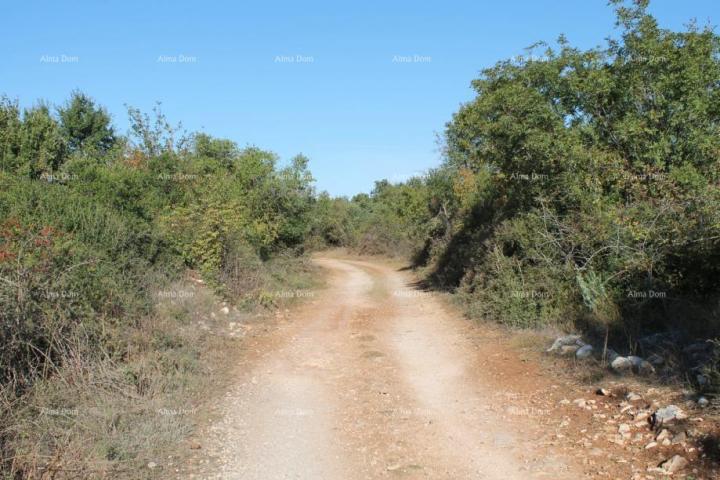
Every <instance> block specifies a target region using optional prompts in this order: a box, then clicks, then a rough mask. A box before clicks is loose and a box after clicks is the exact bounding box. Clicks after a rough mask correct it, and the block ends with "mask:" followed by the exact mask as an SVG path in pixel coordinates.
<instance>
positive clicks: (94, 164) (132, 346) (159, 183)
mask: <svg viewBox="0 0 720 480" xmlns="http://www.w3.org/2000/svg"><path fill="white" fill-rule="evenodd" d="M129 114H130V120H131V135H130V137H127V138H126V137H122V136H118V135H117V134H116V133H115V131H114V129H113V127H112V125H111V122H110V117H109V116H108V114H107V113H106V112H105V110H103V109H102V108H101V107H99V106H97V105H96V104H95V103H94V101H93V100H92V99H90V98H89V97H87V96H86V95H84V94H82V93H80V92H75V93H73V94H72V97H71V99H70V100H69V101H68V103H67V104H65V105H64V106H62V107H60V108H59V109H58V110H57V112H56V113H55V112H53V110H52V109H51V107H50V106H48V105H45V104H39V105H38V106H36V107H32V108H30V109H27V110H25V111H23V112H21V111H20V109H19V107H18V104H17V102H14V101H11V100H9V99H7V98H3V99H2V101H1V102H0V219H1V220H0V302H1V304H2V308H1V309H0V344H2V346H3V348H2V351H1V352H0V385H1V388H0V403H2V405H3V411H2V415H0V420H2V422H3V423H4V424H5V425H4V428H3V429H0V444H2V445H3V447H2V450H0V454H2V462H3V464H4V463H5V462H6V461H7V459H8V458H11V457H12V456H13V455H15V454H17V453H18V452H13V451H12V449H14V448H19V447H18V445H21V444H22V445H26V443H27V442H25V443H23V442H22V441H20V440H21V438H20V437H18V436H17V435H18V433H20V434H22V431H23V429H25V428H26V427H27V429H30V427H28V425H27V424H24V425H25V426H24V427H20V426H17V425H16V426H15V427H13V426H12V425H14V424H13V422H19V421H21V420H19V419H18V418H16V417H15V415H16V414H17V413H18V412H21V411H24V412H25V414H28V415H31V413H32V412H31V411H30V410H28V409H27V408H24V407H23V405H25V406H27V405H28V402H30V403H33V402H35V403H36V404H39V405H42V404H43V402H44V400H47V399H43V398H41V397H42V392H40V391H39V390H38V389H48V388H49V389H50V390H54V389H57V388H59V387H58V385H55V383H54V382H56V381H57V382H60V383H63V382H66V381H67V379H66V377H67V376H68V375H69V376H70V377H73V378H74V376H75V375H76V374H78V375H80V376H81V377H82V378H85V379H86V380H88V379H91V378H93V377H94V376H98V377H101V376H103V375H104V374H106V373H107V374H109V373H112V375H111V376H112V378H107V379H106V380H103V381H107V382H109V383H108V384H107V385H105V386H104V387H101V389H102V388H108V389H113V388H114V389H117V390H118V391H124V389H126V388H127V387H132V385H133V382H135V380H133V378H136V377H137V378H140V377H142V378H145V376H147V375H150V376H152V371H141V370H137V369H135V370H133V368H134V367H133V362H139V363H138V365H140V364H145V363H147V365H151V366H152V368H155V369H160V370H162V372H160V373H157V375H158V376H167V377H172V376H173V375H174V373H173V372H174V369H175V368H176V367H177V366H178V364H177V363H176V362H175V360H173V358H174V357H175V356H176V354H182V352H184V351H190V350H192V351H194V352H195V351H197V349H198V348H199V346H192V348H189V347H188V346H187V345H182V344H176V343H177V342H175V340H173V338H174V337H175V336H178V335H180V334H178V332H177V329H179V328H181V325H180V324H178V325H176V326H174V327H173V326H172V325H169V324H168V322H167V321H165V320H163V321H162V322H161V326H159V327H157V328H155V327H152V328H154V329H155V330H156V331H157V332H158V334H159V335H161V336H163V338H164V340H162V341H161V343H159V344H158V345H157V349H156V351H155V352H152V351H149V350H147V347H148V346H147V345H145V344H144V343H143V341H139V340H140V339H139V338H138V337H137V335H138V332H141V331H143V330H144V329H148V328H149V327H148V326H147V322H151V323H152V322H154V324H158V323H157V322H158V321H159V320H158V319H157V318H156V317H155V315H156V313H157V312H155V305H156V304H157V300H158V299H157V298H156V297H154V296H153V292H155V291H157V289H158V288H160V287H161V286H162V285H164V284H167V283H168V282H172V281H174V280H175V279H177V278H178V277H179V275H180V273H181V272H182V271H183V270H184V269H185V268H190V269H195V270H197V271H198V272H199V273H200V274H201V275H202V276H203V277H204V278H205V280H206V282H207V283H208V284H210V285H211V286H212V287H213V288H214V289H215V292H216V293H218V294H221V295H225V296H226V298H228V299H229V300H230V301H232V302H233V303H234V304H236V305H237V306H239V307H248V308H249V307H252V306H254V305H258V304H263V305H267V306H271V305H273V304H275V303H276V301H277V299H276V298H274V297H273V295H272V294H271V293H268V289H278V288H283V286H287V288H301V287H302V285H303V283H302V282H305V281H306V277H307V276H308V273H307V272H306V270H307V268H306V266H302V265H300V264H301V263H302V262H301V261H297V257H298V255H299V254H300V253H302V251H303V247H304V245H305V243H306V242H307V241H308V239H309V235H310V231H311V229H312V228H313V227H312V225H311V212H312V210H313V209H314V208H315V204H316V197H315V194H314V189H313V186H312V182H313V179H312V176H311V175H310V174H309V172H308V170H307V162H308V161H307V159H306V158H305V157H303V156H301V155H300V156H297V157H296V158H294V159H293V160H292V162H291V163H290V165H289V166H287V167H283V168H281V167H279V166H278V159H277V157H276V156H275V155H274V154H272V153H270V152H267V151H263V150H260V149H258V148H255V147H248V148H239V147H238V146H237V145H236V144H235V143H233V142H231V141H229V140H223V139H216V138H213V137H211V136H209V135H206V134H197V135H188V134H187V133H185V132H184V131H183V130H182V127H181V126H180V125H178V126H174V125H171V124H170V123H169V122H168V120H167V119H166V118H165V117H164V115H163V114H162V112H161V111H160V108H159V106H158V107H156V109H155V110H154V115H153V117H152V118H151V116H149V115H145V114H142V113H141V112H139V111H138V110H136V109H133V108H130V109H129ZM298 282H300V283H298ZM180 336H182V335H180ZM141 344H142V345H144V346H143V347H142V348H144V349H146V350H147V351H145V353H143V354H142V355H141V356H140V357H138V355H137V351H138V348H140V346H141ZM183 362H184V360H183ZM78 368H79V369H80V370H82V371H78V370H77V369H78ZM124 369H130V370H132V372H130V370H128V372H130V373H128V374H131V373H132V378H128V379H125V380H123V379H122V376H123V374H122V372H123V371H124ZM133 372H134V373H133ZM55 377H57V378H58V380H53V378H55ZM116 377H117V378H116ZM126 380H127V381H126ZM78 381H81V380H78ZM88 381H91V380H88ZM138 381H140V380H138ZM148 381H149V382H150V383H152V382H155V381H156V380H152V379H151V380H148ZM90 387H91V386H88V388H90ZM81 388H82V385H76V386H75V387H73V388H65V387H62V388H60V390H62V391H64V392H66V393H68V394H70V391H74V390H78V389H81ZM92 388H95V386H92ZM143 388H144V387H143ZM106 394H107V395H108V396H109V397H112V396H113V394H112V393H110V392H106ZM137 394H138V395H141V396H143V395H145V393H144V391H143V392H141V391H138V392H137ZM153 401H155V400H153ZM67 403H68V404H70V403H72V402H70V401H68V402H67ZM111 403H112V402H111ZM11 405H12V407H10V406H11ZM5 407H8V408H7V409H6V408H5ZM29 418H30V417H27V418H25V420H22V421H26V422H30V420H29ZM70 426H72V425H70ZM5 427H7V428H5ZM56 427H58V426H57V425H56V426H55V427H53V428H56ZM58 428H59V427H58ZM63 428H64V427H63ZM73 428H75V427H73ZM92 428H94V426H93V427H92ZM18 429H19V430H18ZM61 429H62V428H61ZM32 430H33V432H35V433H36V434H37V435H39V436H41V437H43V436H45V435H46V434H47V432H42V431H39V430H37V429H34V428H33V429H32ZM71 430H72V429H71ZM25 433H28V432H27V431H26V432H25ZM43 438H44V437H43ZM43 441H44V440H43ZM18 442H20V443H18ZM56 447H58V446H57V445H56ZM23 448H24V447H23ZM128 448H129V447H128ZM45 453H48V452H45ZM135 453H137V451H136V452H135ZM50 454H54V453H53V452H50ZM69 454H70V455H72V452H69ZM111 454H112V455H115V454H114V453H112V452H111V453H109V454H108V455H111ZM130 454H131V452H130V453H127V455H130ZM18 458H19V457H18ZM23 458H25V457H23ZM28 458H29V457H28ZM28 458H26V459H25V460H23V461H29V462H33V461H34V460H33V459H32V458H29V459H28ZM106 460H109V461H112V460H113V458H110V457H107V458H106ZM15 461H16V463H17V462H18V461H19V460H18V459H17V458H16V460H15ZM20 463H22V462H20ZM13 468H21V469H22V468H25V467H22V466H21V467H17V465H16V466H15V467H13Z"/></svg>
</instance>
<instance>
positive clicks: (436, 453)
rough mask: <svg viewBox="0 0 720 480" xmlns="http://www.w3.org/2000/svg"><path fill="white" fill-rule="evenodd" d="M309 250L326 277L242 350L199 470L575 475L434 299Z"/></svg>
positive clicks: (378, 270) (381, 270)
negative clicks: (514, 406) (509, 405)
mask: <svg viewBox="0 0 720 480" xmlns="http://www.w3.org/2000/svg"><path fill="white" fill-rule="evenodd" d="M315 261H316V263H317V264H319V265H320V266H321V267H323V268H325V269H326V270H327V271H328V273H329V278H328V285H329V287H328V288H326V289H324V290H322V291H319V292H317V295H316V297H315V298H316V299H315V301H313V302H312V303H310V304H306V305H303V306H301V307H299V308H298V309H296V310H295V311H294V312H293V313H292V314H291V317H290V320H291V321H290V322H289V323H287V324H283V325H281V326H280V327H278V328H277V329H276V330H274V331H272V332H270V333H268V334H267V338H265V339H263V341H262V342H261V344H259V345H258V347H257V348H256V351H255V352H249V353H248V355H255V357H256V358H253V359H251V360H250V361H249V362H248V363H247V365H248V366H247V367H246V369H245V370H243V371H240V372H238V375H237V384H236V385H235V386H234V387H233V388H231V389H230V391H229V392H227V395H226V397H225V398H224V399H222V401H221V402H222V405H221V406H220V411H221V412H222V414H221V420H220V421H218V422H216V423H215V424H213V425H211V426H210V427H209V428H208V429H207V432H205V433H204V434H203V435H204V437H203V443H205V444H207V445H208V449H209V450H211V451H213V452H216V453H217V454H216V459H215V460H216V461H215V462H214V464H213V465H212V466H211V465H209V464H208V465H207V466H206V467H205V468H204V469H203V471H202V473H201V474H200V475H197V476H196V478H198V477H201V478H227V479H249V480H254V479H263V480H272V479H374V478H403V479H415V478H418V479H420V478H431V479H505V480H515V479H518V480H519V479H530V478H551V479H562V478H571V477H572V478H576V477H578V476H579V475H578V474H577V471H575V470H574V469H573V468H571V467H570V466H568V465H569V464H567V463H566V462H565V461H564V460H563V459H561V458H559V457H556V456H555V455H554V453H553V452H552V451H550V450H548V449H547V448H545V447H538V446H537V445H536V444H535V443H534V442H533V441H532V434H530V435H528V432H532V431H533V430H532V428H528V427H527V425H523V422H527V421H528V419H527V418H523V419H522V422H518V421H514V420H513V419H508V418H507V415H505V413H504V410H503V409H502V408H498V405H499V404H500V405H502V403H501V402H503V401H504V399H505V398H504V397H503V394H504V391H503V387H502V386H501V385H500V384H498V382H495V381H494V380H493V379H491V378H488V377H487V376H483V375H482V371H481V369H482V362H481V360H480V357H481V355H482V352H478V351H477V350H476V349H475V347H474V346H473V345H472V343H471V341H470V340H469V339H468V336H467V331H468V330H467V329H468V323H467V322H466V321H464V320H462V319H459V318H457V316H455V315H453V314H451V313H448V312H446V311H445V309H444V308H443V306H442V301H441V300H438V299H436V298H434V297H433V296H431V295H426V294H423V293H422V292H419V291H418V290H416V289H414V288H413V287H412V285H411V283H410V282H411V278H410V276H409V275H405V274H403V273H402V272H398V271H396V270H394V269H393V268H391V267H388V266H386V265H383V264H380V263H375V262H364V261H357V260H350V259H340V258H330V257H322V258H316V259H315ZM541 448H542V450H541ZM180 478H187V477H183V476H181V477H180Z"/></svg>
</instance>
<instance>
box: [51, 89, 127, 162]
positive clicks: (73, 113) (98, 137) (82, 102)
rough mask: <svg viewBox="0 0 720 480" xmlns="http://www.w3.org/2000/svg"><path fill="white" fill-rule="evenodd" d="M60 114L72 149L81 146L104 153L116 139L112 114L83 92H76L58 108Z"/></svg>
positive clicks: (81, 147)
mask: <svg viewBox="0 0 720 480" xmlns="http://www.w3.org/2000/svg"><path fill="white" fill-rule="evenodd" d="M58 115H59V117H60V129H61V132H62V135H63V137H64V138H65V142H66V143H67V147H68V150H69V151H70V153H74V152H76V151H80V150H84V151H94V152H98V153H105V152H107V151H108V150H110V149H111V148H112V146H113V145H115V142H116V141H117V138H116V136H115V132H114V130H113V127H112V125H111V122H112V119H111V118H110V115H109V114H108V113H107V111H106V110H105V109H104V108H102V107H98V106H96V105H95V102H94V101H93V99H92V98H90V97H88V96H87V95H85V94H84V93H82V92H79V91H75V92H73V93H72V96H71V97H70V100H69V101H68V102H67V103H66V104H65V106H64V107H61V108H59V109H58Z"/></svg>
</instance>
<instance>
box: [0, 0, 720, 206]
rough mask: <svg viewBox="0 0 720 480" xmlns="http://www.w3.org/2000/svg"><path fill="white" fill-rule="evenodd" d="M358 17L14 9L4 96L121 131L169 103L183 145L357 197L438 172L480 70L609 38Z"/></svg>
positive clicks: (588, 2) (567, 6) (522, 14)
mask: <svg viewBox="0 0 720 480" xmlns="http://www.w3.org/2000/svg"><path fill="white" fill-rule="evenodd" d="M353 3H354V4H352V5H351V4H350V2H340V1H337V0H336V1H327V2H317V1H303V2H297V1H286V2H273V1H264V2H243V1H236V2H230V1H227V2H217V1H210V0H206V1H202V2H189V1H184V0H175V1H152V0H144V1H135V0H123V1H112V0H111V1H108V0H93V1H80V0H73V1H57V0H55V1H46V2H37V1H30V0H26V1H15V2H6V3H5V4H4V5H3V7H2V18H3V21H2V28H0V54H1V55H2V58H1V59H0V93H5V94H7V95H9V96H10V97H13V98H18V99H19V100H20V103H21V105H24V106H27V105H30V104H32V103H33V102H34V101H35V100H37V99H45V100H47V101H49V102H51V103H54V104H59V103H62V102H63V101H64V100H65V99H66V98H67V97H68V94H69V93H70V91H72V90H73V89H76V88H79V89H81V90H82V91H84V92H86V93H88V94H90V95H91V96H93V97H94V98H95V99H96V100H98V101H99V102H100V103H101V104H103V105H105V106H106V107H107V108H108V110H109V111H110V112H111V113H112V115H113V118H114V121H115V124H116V125H117V126H118V128H119V129H120V131H121V132H125V131H126V129H127V115H126V112H125V108H124V106H123V104H125V103H127V104H130V105H132V106H136V107H139V108H141V109H142V110H147V111H149V110H150V109H151V107H152V105H153V104H154V102H155V101H161V102H162V103H163V108H164V111H165V112H166V114H167V115H168V117H169V118H170V119H172V120H174V121H179V120H182V121H183V123H184V125H185V127H186V128H187V129H188V130H191V131H194V130H204V131H206V132H207V133H210V134H212V135H215V136H220V137H226V138H231V139H233V140H235V141H237V142H238V143H239V144H240V145H247V144H253V145H257V146H259V147H262V148H266V149H269V150H273V151H275V152H276V153H277V154H278V155H280V157H281V158H282V159H284V160H287V159H289V158H290V157H291V156H293V155H294V154H296V153H299V152H302V153H304V154H305V155H307V156H309V157H310V159H311V162H310V167H311V169H312V171H313V174H314V175H315V177H316V179H317V185H318V188H319V189H324V190H328V191H329V192H330V193H332V194H338V195H339V194H347V195H351V194H354V193H357V192H360V191H368V190H369V189H370V188H371V187H372V185H373V181H374V180H377V179H380V178H388V179H390V180H394V181H397V180H402V179H404V178H406V177H407V176H409V175H411V174H413V173H415V172H418V171H422V170H425V169H427V168H428V167H431V166H434V165H437V164H438V163H439V161H440V155H439V153H438V151H437V143H436V136H437V134H438V133H441V132H442V130H443V126H444V124H445V122H447V121H448V120H449V119H450V117H451V115H452V113H453V112H454V111H455V110H456V109H457V107H458V106H459V105H460V103H462V102H465V101H467V100H469V99H471V98H472V91H471V90H470V88H469V84H470V81H471V80H472V79H473V78H475V77H476V76H477V74H478V72H479V71H480V70H481V69H482V68H484V67H487V66H490V65H492V64H494V63H495V62H496V61H498V60H501V59H504V58H507V57H510V56H515V55H519V54H522V53H523V49H524V48H525V47H526V46H528V45H530V44H531V43H534V42H535V41H537V40H547V41H553V40H555V39H556V38H557V36H558V34H560V33H564V34H565V35H566V36H567V37H568V39H569V40H570V42H571V43H573V44H574V45H576V46H579V47H591V46H594V45H598V44H602V43H603V42H604V39H605V38H606V37H607V36H609V35H614V33H615V29H614V17H613V11H612V9H611V8H610V7H608V6H607V5H606V2H605V1H604V0H545V1H540V0H522V1H519V0H515V1H513V0H505V1H497V0H493V1H481V0H475V1H469V0H468V1H462V2H459V1H453V0H444V1H437V2H420V1H392V0H385V1H382V2H379V1H371V0H364V1H360V2H353ZM651 11H652V12H653V13H654V14H655V15H656V16H657V17H658V19H659V20H660V22H661V24H662V25H663V26H665V27H669V28H673V29H679V28H682V26H683V25H684V24H686V23H687V21H688V20H690V19H691V18H696V19H697V20H698V22H699V23H700V24H705V23H707V22H709V23H710V24H712V25H715V24H716V23H717V22H718V21H720V3H718V0H683V1H677V0H654V1H653V2H651ZM44 55H47V56H50V57H53V56H57V57H61V56H62V55H66V56H67V57H71V58H69V61H63V59H62V57H61V58H60V62H59V63H54V62H51V61H41V58H42V57H43V56H44ZM297 55H300V56H302V57H303V60H305V61H303V62H297V61H295V62H289V61H283V60H284V59H283V58H278V57H293V59H296V58H297V57H296V56H297ZM415 55H418V56H421V57H424V58H423V59H422V60H423V61H414V60H415V58H414V56H415ZM161 56H168V57H176V60H177V61H176V62H173V61H166V62H162V61H158V59H159V57H161ZM181 56H185V57H194V61H189V62H188V61H185V62H183V61H181V60H182V58H181ZM396 56H397V57H396ZM72 57H75V58H72ZM308 57H312V61H308V60H309V58H308ZM399 57H411V59H412V60H413V61H411V62H404V61H397V60H399ZM427 57H429V58H427ZM394 58H395V60H396V61H393V59H394ZM65 60H68V59H65Z"/></svg>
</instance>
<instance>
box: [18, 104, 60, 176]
mask: <svg viewBox="0 0 720 480" xmlns="http://www.w3.org/2000/svg"><path fill="white" fill-rule="evenodd" d="M66 153H67V149H66V144H65V139H64V138H63V135H62V133H61V132H60V126H59V125H58V123H57V121H55V119H54V118H53V117H52V116H51V115H50V109H49V107H48V106H47V105H45V104H43V103H41V104H38V105H37V106H35V107H33V108H31V109H29V110H25V112H24V114H23V124H22V130H21V133H20V151H19V161H18V162H17V167H18V170H19V172H18V173H21V174H23V175H29V176H30V178H39V177H40V176H41V175H42V174H43V173H46V174H49V173H52V172H53V171H56V170H57V169H58V168H59V167H60V165H62V163H63V162H64V161H65V159H66V158H67V157H66Z"/></svg>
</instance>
